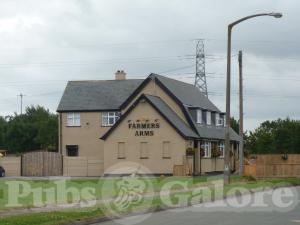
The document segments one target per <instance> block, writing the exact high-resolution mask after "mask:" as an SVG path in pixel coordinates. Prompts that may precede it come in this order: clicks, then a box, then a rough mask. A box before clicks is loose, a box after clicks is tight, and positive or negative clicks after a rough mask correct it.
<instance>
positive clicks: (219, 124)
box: [216, 113, 223, 126]
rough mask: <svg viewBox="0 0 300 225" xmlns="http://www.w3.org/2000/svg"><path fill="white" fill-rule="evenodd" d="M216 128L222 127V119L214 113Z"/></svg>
mask: <svg viewBox="0 0 300 225" xmlns="http://www.w3.org/2000/svg"><path fill="white" fill-rule="evenodd" d="M216 126H223V119H222V118H221V117H220V114H219V113H216Z"/></svg>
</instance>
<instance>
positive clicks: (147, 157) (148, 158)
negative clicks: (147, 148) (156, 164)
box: [140, 157, 149, 159]
mask: <svg viewBox="0 0 300 225" xmlns="http://www.w3.org/2000/svg"><path fill="white" fill-rule="evenodd" d="M140 159H149V157H140Z"/></svg>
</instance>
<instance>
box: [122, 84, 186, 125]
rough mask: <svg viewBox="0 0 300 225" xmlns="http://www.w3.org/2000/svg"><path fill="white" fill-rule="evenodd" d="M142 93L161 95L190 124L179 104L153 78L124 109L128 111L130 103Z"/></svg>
mask: <svg viewBox="0 0 300 225" xmlns="http://www.w3.org/2000/svg"><path fill="white" fill-rule="evenodd" d="M141 94H148V95H154V96H158V97H160V98H161V99H162V100H163V101H164V102H165V103H166V104H167V105H168V106H169V107H170V108H171V109H172V110H173V111H174V112H175V113H176V114H177V115H178V116H179V117H180V118H181V119H182V120H183V121H184V122H185V123H186V124H188V122H187V120H186V117H185V116H184V114H183V112H182V110H181V108H180V107H179V105H178V104H177V103H176V102H175V101H174V100H173V99H172V98H171V97H170V96H169V95H168V94H167V93H166V92H165V91H164V90H163V89H161V88H160V87H159V86H158V85H157V84H156V83H155V82H154V81H153V80H151V81H150V82H149V83H148V84H147V85H146V86H145V87H144V88H143V89H142V90H141V91H140V92H139V93H138V94H137V95H136V96H135V98H134V99H133V100H131V102H130V104H129V105H128V106H127V107H126V108H125V109H124V110H123V111H122V113H123V112H126V111H127V109H128V108H129V107H130V105H131V104H132V103H133V102H135V101H136V100H137V99H138V97H139V96H140V95H141Z"/></svg>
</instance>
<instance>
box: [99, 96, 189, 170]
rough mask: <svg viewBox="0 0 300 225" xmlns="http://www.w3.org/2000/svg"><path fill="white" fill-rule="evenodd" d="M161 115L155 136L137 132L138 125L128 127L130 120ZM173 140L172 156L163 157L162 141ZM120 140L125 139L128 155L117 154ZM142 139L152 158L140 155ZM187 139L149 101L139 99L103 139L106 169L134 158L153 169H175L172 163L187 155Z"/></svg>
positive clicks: (171, 142) (174, 163)
mask: <svg viewBox="0 0 300 225" xmlns="http://www.w3.org/2000/svg"><path fill="white" fill-rule="evenodd" d="M143 118H144V119H149V120H150V121H154V120H155V119H159V122H160V128H158V129H154V135H153V136H150V137H149V136H147V137H141V136H138V137H136V136H135V129H129V128H128V120H131V121H136V120H137V119H143ZM163 141H170V145H171V152H172V153H171V158H170V159H163V157H162V142H163ZM118 142H125V156H126V158H125V159H118V158H117V151H118ZM140 142H147V143H148V149H149V158H148V159H140ZM185 148H186V141H185V140H184V139H183V138H182V137H181V136H180V135H179V134H178V133H177V132H176V131H175V130H174V128H173V127H171V125H169V124H168V122H167V121H165V120H164V119H163V118H162V117H161V116H160V115H159V113H158V112H157V111H156V110H155V109H153V108H152V106H151V105H149V103H147V102H140V103H139V104H138V105H137V106H136V108H134V109H133V111H131V112H130V113H129V115H128V116H127V118H126V119H124V120H123V121H122V122H121V123H120V124H119V126H118V127H117V128H116V129H115V130H114V131H113V132H112V133H111V134H110V136H109V137H108V138H107V139H106V140H105V142H104V158H105V161H104V169H107V168H109V167H111V166H113V165H115V164H117V163H119V162H125V161H131V162H135V163H140V164H141V165H143V166H145V167H146V168H148V169H149V170H150V171H151V173H154V174H161V173H164V174H166V173H169V174H172V173H173V165H182V164H183V156H184V155H185V151H186V150H185Z"/></svg>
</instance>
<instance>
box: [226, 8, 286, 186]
mask: <svg viewBox="0 0 300 225" xmlns="http://www.w3.org/2000/svg"><path fill="white" fill-rule="evenodd" d="M258 16H273V17H275V18H281V17H282V14H281V13H260V14H254V15H250V16H246V17H244V18H241V19H239V20H237V21H235V22H233V23H231V24H229V25H228V36H227V73H226V75H227V76H226V77H227V78H226V79H227V81H226V128H225V158H224V184H229V183H230V88H231V84H230V79H231V74H230V72H231V32H232V28H233V27H234V26H235V25H237V24H239V23H241V22H243V21H245V20H248V19H251V18H254V17H258ZM242 141H243V139H242Z"/></svg>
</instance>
